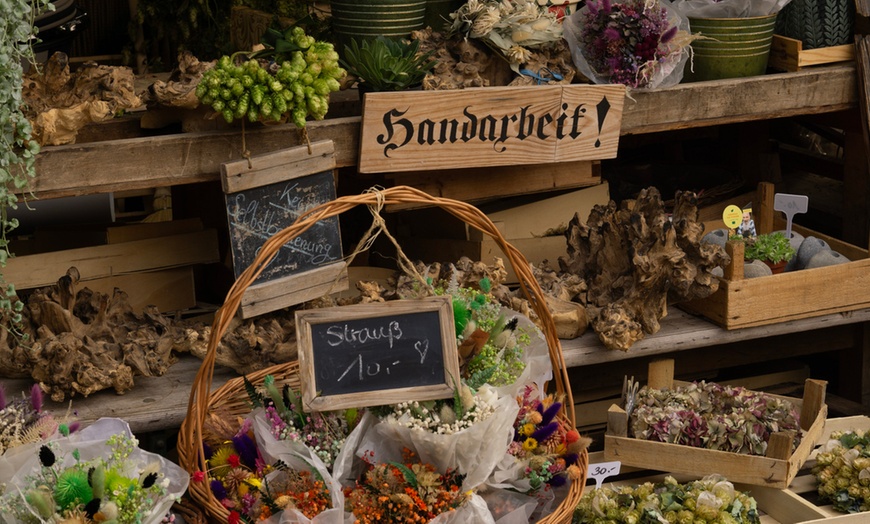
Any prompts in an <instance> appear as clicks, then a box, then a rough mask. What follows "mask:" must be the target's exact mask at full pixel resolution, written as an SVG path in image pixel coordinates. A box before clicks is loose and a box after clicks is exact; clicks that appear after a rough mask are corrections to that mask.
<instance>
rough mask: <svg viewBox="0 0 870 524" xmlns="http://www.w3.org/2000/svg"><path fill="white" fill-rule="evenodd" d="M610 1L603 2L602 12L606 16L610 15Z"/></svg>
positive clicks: (602, 0)
mask: <svg viewBox="0 0 870 524" xmlns="http://www.w3.org/2000/svg"><path fill="white" fill-rule="evenodd" d="M610 9H611V5H610V0H601V12H602V13H603V14H605V15H608V14H610Z"/></svg>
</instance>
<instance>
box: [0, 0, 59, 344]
mask: <svg viewBox="0 0 870 524" xmlns="http://www.w3.org/2000/svg"><path fill="white" fill-rule="evenodd" d="M53 9H54V6H52V5H51V4H50V3H49V2H48V0H0V12H2V13H4V16H3V17H2V19H0V266H5V265H6V260H7V259H8V258H9V256H11V252H10V251H9V234H10V232H11V231H12V230H14V229H15V228H16V227H18V220H17V219H15V218H10V217H9V215H8V210H9V209H16V208H17V207H18V198H19V196H18V195H19V194H20V193H21V192H22V190H24V189H25V188H26V187H27V185H28V183H29V181H30V179H31V178H33V177H34V176H35V175H36V168H35V164H36V154H37V153H39V144H38V143H37V142H36V141H35V140H32V139H31V133H32V129H31V127H30V122H29V121H28V120H27V118H26V117H25V116H24V114H23V112H22V108H21V104H22V98H21V88H22V84H23V75H24V67H23V64H25V63H32V62H33V49H32V47H31V45H32V44H33V42H34V40H35V39H36V29H35V28H34V25H33V24H34V20H35V18H36V16H37V15H39V14H40V13H42V12H44V11H46V10H53ZM0 290H2V291H0V317H4V321H3V324H4V326H3V327H6V328H7V329H11V330H13V332H15V327H16V326H17V325H18V323H19V322H20V321H21V310H22V309H23V308H24V304H23V303H22V302H21V301H19V300H17V296H16V293H15V287H14V285H13V284H12V283H9V282H6V281H5V279H4V278H3V276H2V275H0Z"/></svg>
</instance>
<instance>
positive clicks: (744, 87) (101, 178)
mask: <svg viewBox="0 0 870 524" xmlns="http://www.w3.org/2000/svg"><path fill="white" fill-rule="evenodd" d="M855 78H856V71H855V65H854V64H840V65H834V66H819V67H814V68H810V69H806V70H803V71H798V72H795V73H783V74H776V75H760V76H757V77H749V78H742V79H730V80H716V81H711V82H700V83H693V84H679V85H677V86H674V87H671V88H668V89H658V90H652V91H637V92H634V93H632V97H633V98H634V100H628V101H627V103H626V104H625V107H624V108H623V119H622V126H621V130H620V133H621V134H622V135H633V134H643V133H654V132H659V131H667V130H673V129H688V128H694V127H704V126H712V125H719V124H727V123H735V122H746V121H751V120H765V119H770V118H781V117H787V116H795V115H804V114H821V113H830V112H835V111H843V110H848V109H854V108H855V107H857V104H858V91H857V86H856V83H855ZM794 93H801V96H794ZM306 127H307V129H308V135H309V137H310V139H311V140H312V141H317V140H325V139H331V140H333V141H334V142H335V144H336V166H337V167H345V166H354V165H356V162H357V159H358V149H359V131H360V117H343V118H329V119H327V120H322V121H319V122H309V123H308V124H307V126H306ZM302 143H303V141H302V140H301V138H300V136H299V134H298V132H297V130H296V129H295V126H293V125H292V124H286V125H275V126H263V127H261V128H256V129H246V146H247V148H248V149H249V150H250V151H251V154H254V155H256V154H261V153H267V152H270V151H275V150H277V149H283V148H286V147H290V146H293V145H300V144H302ZM241 146H242V141H241V133H240V131H238V130H234V131H230V132H202V133H187V134H181V135H168V136H161V137H146V138H131V139H123V140H111V141H105V142H92V143H85V144H70V145H63V146H49V147H45V148H43V149H42V151H41V152H40V153H39V155H37V158H36V172H37V173H38V175H37V177H36V178H35V179H34V180H33V181H32V184H31V187H30V189H32V190H33V191H34V192H35V194H36V196H37V197H38V198H56V197H61V196H72V195H83V194H90V193H98V192H108V191H120V190H125V189H137V188H149V187H150V188H154V187H160V186H170V185H177V184H190V183H195V182H205V181H216V180H218V179H219V173H220V164H221V163H223V162H227V161H231V160H238V159H241V158H242V150H241V149H242V148H241ZM540 169H544V170H547V169H550V166H547V167H545V168H540ZM529 170H531V169H529Z"/></svg>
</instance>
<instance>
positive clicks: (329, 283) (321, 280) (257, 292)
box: [240, 262, 348, 318]
mask: <svg viewBox="0 0 870 524" xmlns="http://www.w3.org/2000/svg"><path fill="white" fill-rule="evenodd" d="M347 288H348V279H347V264H345V263H344V262H337V263H334V264H328V265H325V266H320V267H316V268H314V269H311V270H308V271H305V272H304V273H299V274H295V275H287V276H284V277H281V278H277V279H275V280H270V281H267V282H262V283H259V284H253V285H251V286H248V289H246V290H245V293H244V294H243V295H242V304H241V307H240V309H241V312H242V318H251V317H255V316H257V315H262V314H263V313H268V312H270V311H275V310H278V309H281V308H285V307H289V306H292V305H295V304H301V303H302V302H307V301H309V300H314V299H315V298H320V297H323V296H326V295H329V294H330V293H333V292H340V291H344V290H346V289H347Z"/></svg>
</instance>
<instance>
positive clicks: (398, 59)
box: [340, 36, 436, 91]
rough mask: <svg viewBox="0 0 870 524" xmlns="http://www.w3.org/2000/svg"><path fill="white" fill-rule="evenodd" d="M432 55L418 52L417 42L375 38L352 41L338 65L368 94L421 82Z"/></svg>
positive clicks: (407, 87)
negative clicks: (356, 79) (360, 41)
mask: <svg viewBox="0 0 870 524" xmlns="http://www.w3.org/2000/svg"><path fill="white" fill-rule="evenodd" d="M432 53H433V51H429V52H426V53H421V52H420V42H419V41H418V40H414V41H406V40H393V39H390V38H387V37H384V36H379V37H377V38H375V39H368V40H363V41H362V43H359V42H357V40H352V41H351V43H350V45H349V46H345V48H344V52H343V53H342V57H341V60H340V62H341V65H342V66H343V67H344V68H345V69H347V71H348V74H350V75H353V76H355V77H356V78H358V79H359V82H360V85H361V87H363V88H364V89H367V90H368V91H403V90H406V89H409V88H412V87H415V86H418V85H420V84H421V83H422V82H423V78H425V77H426V74H427V73H428V72H429V71H430V70H431V69H432V68H433V67H434V66H435V63H436V62H435V60H431V57H432Z"/></svg>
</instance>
